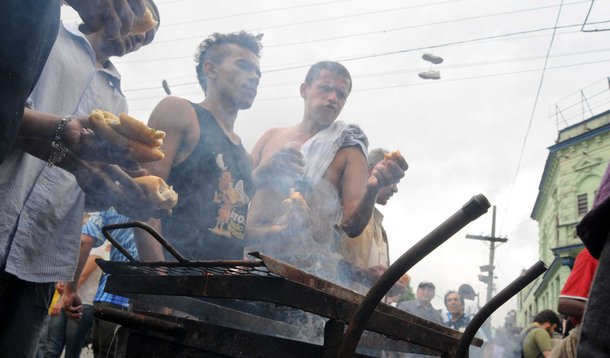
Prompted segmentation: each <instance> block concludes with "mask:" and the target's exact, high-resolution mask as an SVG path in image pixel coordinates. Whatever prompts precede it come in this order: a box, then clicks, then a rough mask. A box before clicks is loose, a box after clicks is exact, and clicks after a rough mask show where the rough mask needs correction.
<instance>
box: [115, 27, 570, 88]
mask: <svg viewBox="0 0 610 358" xmlns="http://www.w3.org/2000/svg"><path fill="white" fill-rule="evenodd" d="M578 33H580V30H577V31H566V32H562V33H558V35H568V34H578ZM540 36H548V35H546V34H539V33H536V34H532V35H529V36H521V37H517V38H514V40H524V39H530V38H533V37H540ZM498 40H504V38H497V39H491V40H487V41H490V42H491V41H498ZM556 56H558V55H555V56H553V57H556ZM536 58H539V57H536ZM450 67H452V66H450ZM443 68H445V67H443ZM189 78H190V79H192V78H193V75H182V76H174V77H167V76H162V77H159V78H154V79H149V80H145V81H134V82H131V81H130V85H143V84H157V83H158V82H160V81H161V80H163V79H166V80H178V79H189ZM136 88H137V87H136ZM151 88H157V87H156V86H155V87H151ZM125 90H127V91H129V90H130V89H123V91H125Z"/></svg>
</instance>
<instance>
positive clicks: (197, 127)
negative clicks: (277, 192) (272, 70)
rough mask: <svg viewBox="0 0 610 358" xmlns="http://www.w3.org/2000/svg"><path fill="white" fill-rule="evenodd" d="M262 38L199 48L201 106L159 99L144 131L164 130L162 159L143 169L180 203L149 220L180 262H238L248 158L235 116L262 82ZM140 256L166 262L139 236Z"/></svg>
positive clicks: (229, 39) (211, 40) (216, 40)
mask: <svg viewBox="0 0 610 358" xmlns="http://www.w3.org/2000/svg"><path fill="white" fill-rule="evenodd" d="M261 38H262V35H258V36H253V35H251V34H249V33H246V32H243V31H242V32H240V33H232V34H218V33H215V34H213V35H211V36H210V37H208V38H207V39H205V40H204V41H203V42H202V43H201V44H200V45H199V47H198V53H197V56H196V61H197V66H196V70H197V78H198V80H199V83H200V85H201V88H202V89H203V91H204V93H205V99H204V100H203V102H201V103H191V102H189V101H188V100H186V99H183V98H178V97H172V96H169V97H166V98H164V99H163V100H162V101H161V102H160V103H159V104H158V105H157V106H156V107H155V109H154V111H153V112H152V114H151V116H150V119H149V122H148V125H149V126H152V127H154V128H157V129H159V130H163V131H165V132H166V137H165V141H164V144H163V147H162V149H163V152H164V153H165V158H164V159H163V160H161V161H159V162H154V163H150V164H149V165H147V166H146V169H148V171H149V173H150V174H152V175H157V176H159V177H161V178H163V179H165V180H166V181H167V183H168V184H169V185H171V186H173V187H174V190H175V191H176V192H177V193H178V205H177V206H176V207H175V208H174V209H173V214H172V215H171V216H167V217H164V218H162V219H160V220H157V219H151V220H150V221H149V224H150V225H151V226H153V227H154V228H155V229H157V230H159V232H161V233H162V235H163V236H164V237H165V238H166V239H167V240H168V241H169V242H170V243H171V244H172V245H174V246H175V247H176V248H177V249H178V251H179V252H180V253H181V254H182V255H184V256H185V257H187V258H189V259H192V260H228V259H242V258H243V255H244V253H243V251H244V246H245V245H244V236H245V224H246V213H247V208H248V203H249V202H250V198H251V197H252V195H253V191H254V187H253V182H252V164H251V160H250V156H249V155H248V153H247V152H246V150H245V149H244V147H243V146H242V144H241V139H240V138H239V136H238V135H237V134H236V133H235V132H234V130H233V129H234V124H235V120H236V118H237V113H238V111H239V110H242V109H248V108H250V106H251V105H252V102H253V101H254V98H255V97H256V92H257V88H258V83H259V80H260V77H261V73H260V65H259V57H260V50H261V47H262V45H261V43H260V39H261ZM136 239H137V241H138V245H139V248H141V249H140V257H141V258H142V259H143V260H145V261H147V260H150V261H158V260H163V259H164V257H163V253H162V250H161V247H160V246H159V245H158V244H157V243H156V242H155V241H154V239H152V238H150V237H148V236H147V235H146V234H143V233H137V234H136Z"/></svg>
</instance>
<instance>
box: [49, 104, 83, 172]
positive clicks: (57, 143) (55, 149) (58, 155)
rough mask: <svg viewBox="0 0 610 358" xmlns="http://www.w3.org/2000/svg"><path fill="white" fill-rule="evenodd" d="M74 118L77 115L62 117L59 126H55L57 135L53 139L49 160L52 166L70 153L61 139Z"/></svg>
mask: <svg viewBox="0 0 610 358" xmlns="http://www.w3.org/2000/svg"><path fill="white" fill-rule="evenodd" d="M74 118H76V116H67V117H64V118H62V119H61V120H60V121H59V124H58V125H57V128H55V135H54V136H53V139H52V140H51V152H50V153H49V159H48V160H47V164H48V166H49V167H52V166H53V165H55V164H57V163H59V162H61V161H62V160H63V159H64V158H65V157H66V154H67V153H68V148H67V147H66V145H65V144H64V142H62V141H61V135H62V133H63V131H64V128H66V125H68V123H70V121H71V120H73V119H74Z"/></svg>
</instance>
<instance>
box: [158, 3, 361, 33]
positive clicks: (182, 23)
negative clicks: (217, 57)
mask: <svg viewBox="0 0 610 358" xmlns="http://www.w3.org/2000/svg"><path fill="white" fill-rule="evenodd" d="M349 1H350V0H336V1H324V2H319V3H315V4H305V5H295V6H287V7H278V8H273V9H265V10H256V11H249V12H242V13H239V14H232V15H222V16H214V17H208V18H205V19H197V20H189V21H181V22H175V23H173V24H172V23H170V24H166V25H163V27H173V26H180V25H186V24H195V23H198V22H206V21H214V20H222V19H230V18H234V17H241V16H249V15H258V14H264V13H268V12H276V11H285V10H294V9H302V8H308V7H316V6H321V5H322V6H324V5H331V4H337V3H342V2H349Z"/></svg>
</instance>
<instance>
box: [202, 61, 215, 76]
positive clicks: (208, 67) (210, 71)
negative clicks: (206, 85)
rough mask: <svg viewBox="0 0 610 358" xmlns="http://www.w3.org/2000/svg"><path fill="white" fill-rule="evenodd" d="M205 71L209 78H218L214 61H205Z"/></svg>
mask: <svg viewBox="0 0 610 358" xmlns="http://www.w3.org/2000/svg"><path fill="white" fill-rule="evenodd" d="M203 73H205V76H206V77H207V78H216V64H215V63H214V62H212V61H205V62H204V63H203Z"/></svg>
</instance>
